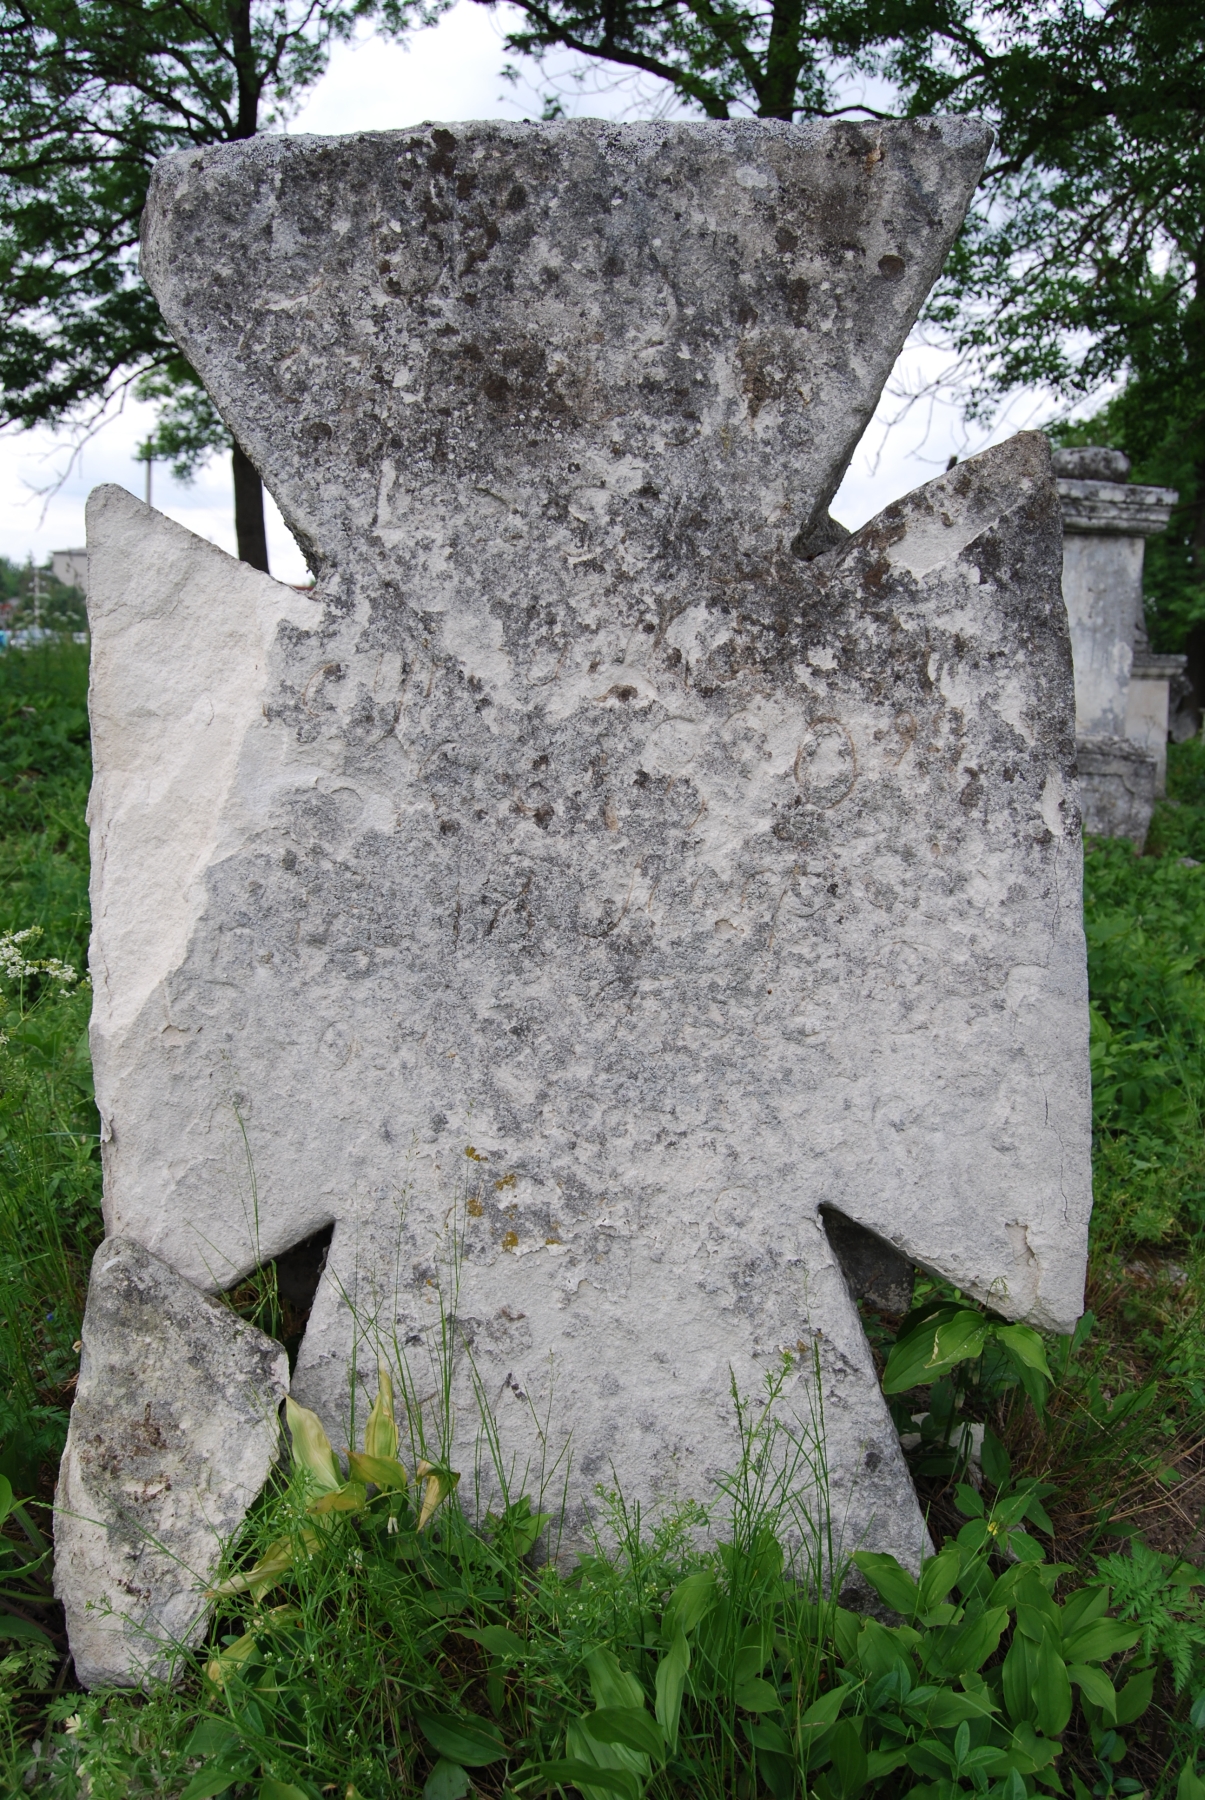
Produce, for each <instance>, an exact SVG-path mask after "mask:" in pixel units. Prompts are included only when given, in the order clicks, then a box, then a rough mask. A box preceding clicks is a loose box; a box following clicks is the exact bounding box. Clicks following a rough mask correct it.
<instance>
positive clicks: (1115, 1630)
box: [1063, 1619, 1142, 1663]
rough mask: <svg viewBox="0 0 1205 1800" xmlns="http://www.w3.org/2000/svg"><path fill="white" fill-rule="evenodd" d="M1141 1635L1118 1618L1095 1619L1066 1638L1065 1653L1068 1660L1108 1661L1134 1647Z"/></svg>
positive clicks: (1079, 1661) (1064, 1641)
mask: <svg viewBox="0 0 1205 1800" xmlns="http://www.w3.org/2000/svg"><path fill="white" fill-rule="evenodd" d="M1141 1636H1142V1632H1141V1631H1140V1630H1137V1629H1135V1628H1134V1627H1132V1626H1129V1625H1122V1624H1121V1623H1120V1622H1119V1621H1118V1620H1117V1619H1094V1620H1093V1622H1092V1623H1091V1624H1090V1625H1085V1626H1083V1627H1081V1629H1080V1630H1079V1631H1073V1632H1071V1633H1070V1634H1069V1635H1068V1636H1067V1637H1066V1638H1064V1640H1063V1655H1064V1656H1065V1657H1066V1658H1067V1661H1068V1662H1078V1663H1092V1662H1107V1661H1108V1660H1109V1658H1110V1657H1111V1656H1117V1655H1119V1654H1120V1653H1121V1651H1123V1650H1130V1649H1132V1648H1133V1646H1134V1645H1135V1644H1136V1643H1137V1642H1138V1640H1139V1638H1140V1637H1141Z"/></svg>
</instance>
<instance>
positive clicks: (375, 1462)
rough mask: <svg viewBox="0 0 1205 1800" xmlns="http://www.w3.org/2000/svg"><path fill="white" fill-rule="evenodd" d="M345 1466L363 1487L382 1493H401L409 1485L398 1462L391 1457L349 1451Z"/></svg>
mask: <svg viewBox="0 0 1205 1800" xmlns="http://www.w3.org/2000/svg"><path fill="white" fill-rule="evenodd" d="M347 1466H348V1469H349V1470H350V1472H351V1473H352V1474H353V1475H354V1476H355V1478H356V1480H357V1481H362V1482H363V1483H364V1485H365V1487H368V1486H369V1485H371V1486H372V1487H378V1488H380V1489H381V1491H382V1493H386V1494H390V1493H401V1492H402V1491H404V1489H406V1488H407V1487H408V1486H409V1485H410V1479H409V1476H408V1475H407V1474H406V1471H405V1469H403V1467H402V1465H401V1463H400V1462H397V1461H396V1460H395V1459H394V1458H393V1457H391V1456H375V1455H369V1453H368V1451H366V1450H349V1451H348V1453H347Z"/></svg>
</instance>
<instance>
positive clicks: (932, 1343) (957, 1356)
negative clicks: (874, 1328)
mask: <svg viewBox="0 0 1205 1800" xmlns="http://www.w3.org/2000/svg"><path fill="white" fill-rule="evenodd" d="M988 1329H989V1328H988V1323H987V1320H986V1319H984V1318H983V1316H982V1315H981V1314H980V1313H977V1312H970V1311H969V1310H968V1309H966V1308H965V1307H961V1308H959V1309H958V1311H956V1312H955V1313H954V1314H953V1316H952V1317H949V1316H945V1315H944V1312H943V1313H942V1314H938V1315H937V1316H936V1321H934V1320H933V1319H926V1320H925V1321H924V1322H923V1323H921V1324H920V1325H918V1326H917V1327H916V1328H915V1329H914V1330H911V1331H909V1332H908V1334H907V1336H905V1337H901V1338H899V1339H898V1340H897V1341H896V1343H895V1344H894V1346H893V1347H892V1350H891V1354H890V1355H889V1356H888V1358H887V1367H886V1369H885V1370H884V1373H883V1392H884V1393H885V1394H901V1393H903V1392H904V1390H905V1389H906V1388H911V1387H919V1386H922V1385H924V1384H926V1383H929V1382H933V1381H936V1380H937V1378H938V1376H940V1375H944V1374H945V1373H946V1372H947V1370H949V1369H952V1368H953V1367H954V1365H955V1363H959V1362H965V1361H966V1359H967V1358H968V1357H971V1356H978V1355H979V1354H980V1353H981V1351H982V1349H983V1345H984V1342H985V1340H986V1338H987V1333H988Z"/></svg>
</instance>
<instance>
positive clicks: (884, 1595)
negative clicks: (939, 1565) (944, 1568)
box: [854, 1550, 957, 1618]
mask: <svg viewBox="0 0 1205 1800" xmlns="http://www.w3.org/2000/svg"><path fill="white" fill-rule="evenodd" d="M955 1554H957V1552H955ZM934 1560H935V1561H936V1560H937V1559H936V1558H934ZM854 1562H855V1564H856V1565H857V1567H858V1569H859V1570H860V1572H861V1573H862V1574H863V1575H864V1576H865V1577H866V1579H867V1581H868V1582H869V1583H870V1585H871V1587H872V1588H873V1589H874V1591H875V1593H876V1594H877V1595H878V1596H879V1599H880V1600H885V1601H886V1602H887V1605H888V1606H890V1607H891V1608H892V1610H893V1611H894V1612H897V1613H901V1614H902V1615H903V1616H904V1617H905V1618H911V1617H912V1615H913V1614H914V1613H915V1612H916V1611H917V1610H918V1607H919V1602H920V1594H919V1590H918V1588H917V1585H916V1582H915V1581H914V1580H913V1579H912V1577H911V1575H909V1573H908V1571H907V1569H904V1568H901V1566H900V1564H899V1563H898V1562H897V1561H896V1559H895V1557H894V1556H889V1555H888V1554H887V1552H886V1551H885V1550H855V1551H854ZM951 1586H953V1583H951ZM948 1591H949V1590H948V1589H947V1592H948Z"/></svg>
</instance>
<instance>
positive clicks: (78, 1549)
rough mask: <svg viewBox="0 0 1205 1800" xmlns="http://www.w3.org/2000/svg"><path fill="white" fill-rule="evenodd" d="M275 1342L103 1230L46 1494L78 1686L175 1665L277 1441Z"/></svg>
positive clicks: (283, 1382)
mask: <svg viewBox="0 0 1205 1800" xmlns="http://www.w3.org/2000/svg"><path fill="white" fill-rule="evenodd" d="M288 1385H289V1373H288V1359H287V1357H286V1355H285V1352H284V1350H283V1348H282V1347H281V1345H279V1344H277V1343H275V1342H274V1341H273V1340H272V1339H271V1338H269V1337H266V1336H265V1335H264V1333H263V1332H261V1331H257V1330H256V1329H255V1327H254V1326H251V1325H248V1324H246V1323H245V1321H243V1320H242V1319H239V1318H237V1317H236V1316H235V1315H234V1314H233V1313H231V1312H229V1311H228V1310H227V1309H226V1308H225V1307H224V1306H222V1305H221V1304H220V1303H219V1302H217V1301H214V1300H211V1299H209V1298H208V1297H207V1296H206V1295H205V1294H202V1293H201V1292H200V1291H199V1290H198V1289H197V1288H195V1287H193V1286H192V1284H191V1283H190V1282H187V1281H185V1280H184V1279H183V1278H182V1277H181V1276H179V1275H177V1274H176V1272H175V1271H174V1270H173V1269H170V1268H169V1267H168V1266H167V1264H166V1263H162V1262H160V1261H159V1259H158V1258H157V1257H155V1256H152V1255H151V1253H150V1251H149V1250H146V1249H144V1248H143V1246H142V1245H141V1244H137V1243H135V1242H133V1241H132V1240H131V1239H128V1238H115V1237H114V1238H106V1239H105V1241H104V1243H103V1244H102V1245H101V1246H100V1249H99V1250H98V1251H97V1252H96V1256H95V1258H94V1259H93V1263H92V1279H91V1283H90V1285H89V1289H88V1304H87V1310H86V1312H85V1315H84V1326H83V1357H82V1361H81V1365H80V1376H79V1383H78V1387H77V1391H76V1399H75V1404H74V1406H73V1408H72V1411H71V1421H70V1425H69V1428H68V1433H67V1445H66V1448H65V1450H64V1452H63V1460H62V1465H61V1467H60V1470H59V1481H58V1487H57V1490H56V1493H55V1517H54V1537H55V1592H56V1594H57V1595H58V1597H59V1599H60V1600H61V1601H62V1602H63V1606H64V1610H65V1613H66V1619H67V1634H68V1638H69V1640H70V1644H71V1651H72V1655H73V1657H74V1659H75V1669H76V1674H77V1675H78V1677H79V1679H80V1681H81V1682H82V1683H83V1685H84V1686H85V1687H88V1688H94V1687H136V1686H139V1685H143V1684H145V1683H147V1682H150V1681H154V1680H163V1679H167V1678H170V1677H171V1676H172V1674H173V1671H174V1669H175V1666H176V1663H177V1659H178V1656H179V1653H180V1652H181V1651H183V1650H186V1649H188V1648H191V1647H192V1646H193V1645H195V1644H196V1643H197V1642H198V1641H199V1639H200V1637H201V1634H202V1633H203V1631H204V1627H205V1620H206V1615H207V1613H208V1610H209V1608H208V1602H207V1600H206V1598H205V1590H206V1589H207V1588H208V1587H209V1585H210V1583H211V1582H212V1580H213V1576H214V1573H215V1571H216V1569H217V1567H218V1563H219V1561H220V1558H221V1555H222V1552H223V1549H224V1548H225V1546H226V1544H227V1543H228V1542H229V1540H230V1539H231V1538H232V1537H233V1535H234V1533H235V1532H236V1531H237V1530H238V1528H239V1526H240V1525H241V1523H242V1521H243V1518H244V1516H245V1515H246V1512H247V1509H248V1507H249V1506H250V1505H251V1503H252V1501H253V1500H254V1499H255V1498H256V1496H257V1495H258V1493H259V1492H260V1490H261V1488H262V1487H263V1484H264V1482H265V1480H266V1479H267V1476H268V1473H269V1471H270V1469H271V1468H272V1465H273V1463H274V1462H275V1460H276V1458H277V1455H278V1453H279V1444H280V1426H279V1421H278V1417H277V1413H278V1409H279V1407H280V1405H281V1402H282V1401H283V1399H284V1397H285V1394H286V1393H287V1391H288Z"/></svg>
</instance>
